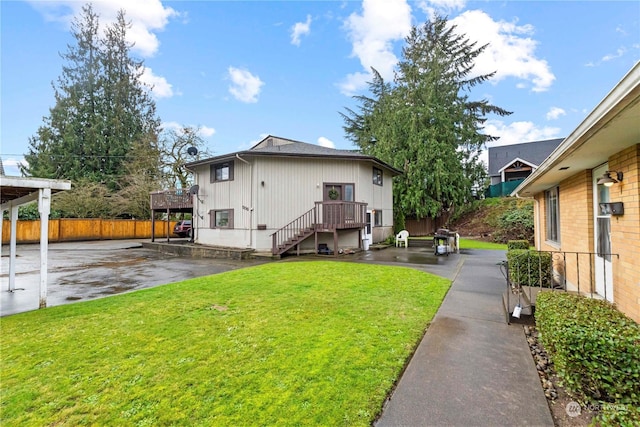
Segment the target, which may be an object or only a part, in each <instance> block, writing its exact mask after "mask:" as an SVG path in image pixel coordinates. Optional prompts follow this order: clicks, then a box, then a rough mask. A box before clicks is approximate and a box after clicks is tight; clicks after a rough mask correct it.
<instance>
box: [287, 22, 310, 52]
mask: <svg viewBox="0 0 640 427" xmlns="http://www.w3.org/2000/svg"><path fill="white" fill-rule="evenodd" d="M310 32H311V15H307V21H306V22H296V23H295V25H294V26H293V27H291V44H293V45H296V46H300V37H302V36H306V35H308V34H309V33H310Z"/></svg>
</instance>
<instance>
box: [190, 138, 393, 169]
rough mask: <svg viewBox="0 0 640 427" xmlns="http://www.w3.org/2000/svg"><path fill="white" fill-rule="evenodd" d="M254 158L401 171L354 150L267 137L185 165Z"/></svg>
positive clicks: (193, 165)
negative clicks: (361, 164)
mask: <svg viewBox="0 0 640 427" xmlns="http://www.w3.org/2000/svg"><path fill="white" fill-rule="evenodd" d="M238 156H240V157H256V156H258V157H259V156H275V157H296V158H318V159H336V160H361V161H369V162H372V163H375V164H377V165H379V166H381V167H383V168H385V169H387V170H388V171H390V172H391V173H392V174H393V175H400V174H402V172H401V171H399V170H398V169H396V168H394V167H393V166H391V165H389V164H387V163H385V162H383V161H382V160H379V159H377V158H375V157H373V156H368V155H366V154H362V153H361V152H359V151H356V150H338V149H335V148H329V147H323V146H320V145H316V144H309V143H306V142H301V141H295V140H292V139H287V138H281V137H277V136H273V135H269V136H267V137H266V138H264V139H263V140H262V141H260V142H258V143H257V144H256V145H254V146H253V147H251V148H250V149H249V150H244V151H236V152H234V153H229V154H224V155H221V156H216V157H210V158H208V159H204V160H198V161H195V162H191V163H187V165H186V166H187V168H193V167H196V166H202V165H206V164H210V163H216V162H218V161H223V160H230V159H232V158H235V157H238Z"/></svg>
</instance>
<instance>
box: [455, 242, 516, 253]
mask: <svg viewBox="0 0 640 427" xmlns="http://www.w3.org/2000/svg"><path fill="white" fill-rule="evenodd" d="M460 249H495V250H500V251H506V250H507V245H506V244H504V243H491V242H483V241H482V240H473V239H460Z"/></svg>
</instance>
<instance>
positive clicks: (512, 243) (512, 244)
mask: <svg viewBox="0 0 640 427" xmlns="http://www.w3.org/2000/svg"><path fill="white" fill-rule="evenodd" d="M514 249H529V241H528V240H509V241H508V242H507V250H508V251H512V250H514Z"/></svg>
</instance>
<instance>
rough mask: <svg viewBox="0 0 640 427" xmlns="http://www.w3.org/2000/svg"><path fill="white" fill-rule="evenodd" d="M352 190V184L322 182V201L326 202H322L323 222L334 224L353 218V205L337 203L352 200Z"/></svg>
mask: <svg viewBox="0 0 640 427" xmlns="http://www.w3.org/2000/svg"><path fill="white" fill-rule="evenodd" d="M353 190H354V185H353V184H340V183H338V184H335V183H334V184H326V183H325V184H324V192H323V194H324V195H323V202H327V203H325V204H324V209H323V214H322V217H323V220H324V223H325V224H330V225H336V224H341V223H345V222H349V221H353V220H354V218H355V206H354V205H353V204H350V205H348V206H345V205H344V204H343V203H339V202H353V201H354V194H353ZM332 202H337V203H335V204H332Z"/></svg>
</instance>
